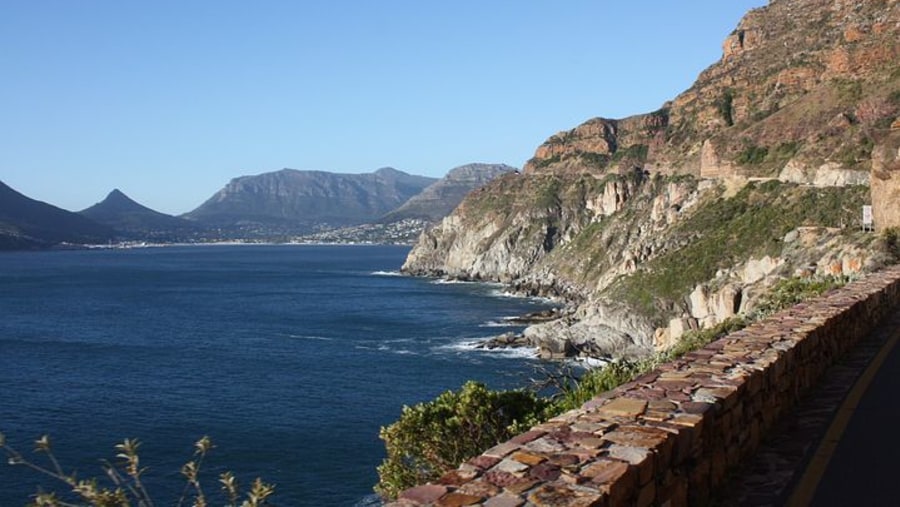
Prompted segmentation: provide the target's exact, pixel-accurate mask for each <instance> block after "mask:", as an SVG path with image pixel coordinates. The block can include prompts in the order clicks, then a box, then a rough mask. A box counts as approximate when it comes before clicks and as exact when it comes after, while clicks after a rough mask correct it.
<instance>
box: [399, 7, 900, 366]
mask: <svg viewBox="0 0 900 507" xmlns="http://www.w3.org/2000/svg"><path fill="white" fill-rule="evenodd" d="M898 41H900V3H898V1H897V0H883V1H879V0H874V1H866V2H847V1H825V0H773V1H772V2H771V3H770V5H769V6H767V7H764V8H760V9H757V10H754V11H752V12H750V13H749V14H748V15H747V16H746V17H745V18H744V19H743V20H742V21H741V23H740V25H739V27H738V28H737V29H736V30H735V31H734V33H733V34H732V35H731V36H729V37H728V39H727V40H726V41H725V43H724V51H723V57H722V59H721V60H720V61H719V62H717V63H716V64H714V65H713V66H711V67H710V68H709V69H707V70H706V71H704V72H703V73H702V74H701V75H700V76H699V78H698V79H697V81H696V83H695V84H694V85H693V86H692V87H691V88H690V89H689V90H687V91H685V92H684V93H682V94H681V95H679V96H678V97H677V98H675V99H674V100H673V101H671V102H669V103H667V104H665V105H664V106H663V107H662V108H661V109H660V110H658V111H655V112H653V113H649V114H643V115H636V116H633V117H629V118H625V119H621V120H612V119H602V118H595V119H592V120H589V121H587V122H585V123H584V124H582V125H580V126H578V127H576V128H574V129H572V130H570V131H567V132H561V133H558V134H556V135H554V136H551V137H550V138H549V139H548V140H547V141H546V142H545V143H544V144H542V145H541V146H540V147H538V149H537V150H536V152H535V156H534V158H532V159H531V160H530V161H529V162H528V163H527V164H526V166H525V169H524V171H523V174H509V175H506V176H504V177H501V178H498V179H497V180H495V181H494V182H492V183H491V184H489V185H488V186H486V187H485V188H484V189H482V190H480V191H476V192H473V193H472V194H470V195H469V196H468V197H467V198H466V199H465V200H464V201H463V203H462V204H461V205H460V206H459V207H458V208H457V209H456V211H455V212H454V213H453V214H451V215H450V216H448V217H447V218H445V219H444V220H443V221H442V222H441V223H440V224H439V225H437V226H435V227H434V228H433V229H431V230H429V231H426V232H425V233H424V234H423V235H422V237H421V238H420V240H419V243H418V244H417V245H416V247H415V248H414V250H413V251H412V252H411V253H410V255H409V258H408V260H407V262H406V264H405V265H404V268H403V269H404V270H405V271H406V272H409V273H414V274H424V275H437V276H449V277H458V278H470V279H480V280H496V281H502V282H505V283H509V284H511V285H512V286H513V287H515V288H517V289H519V290H520V291H523V292H526V293H535V294H552V295H560V296H563V297H565V298H567V299H568V300H569V301H573V302H575V303H576V307H577V309H576V310H575V311H574V313H573V314H572V315H570V316H569V317H567V318H566V319H561V320H559V321H556V322H553V323H550V324H544V325H540V326H535V327H533V328H531V329H529V331H528V333H527V335H528V338H529V339H530V340H532V342H533V343H534V344H537V345H540V346H541V347H543V348H546V349H548V350H550V351H551V352H552V353H554V354H555V353H562V352H563V351H567V350H568V351H571V350H574V349H580V350H586V351H588V352H590V353H591V354H605V353H610V354H615V355H639V354H642V353H646V352H647V351H650V350H652V349H653V348H659V347H664V346H666V345H668V344H670V343H671V342H672V341H673V340H675V339H676V338H677V337H678V336H679V335H680V334H681V333H682V332H684V331H685V330H687V329H690V328H693V327H701V326H710V325H713V324H715V323H717V322H720V321H721V320H723V319H725V318H728V317H729V316H731V315H734V314H736V313H740V312H746V311H749V310H751V309H752V308H753V305H754V304H755V301H756V299H757V297H758V296H759V295H760V294H761V293H762V292H764V290H765V287H767V286H768V285H770V284H771V283H773V281H774V280H775V279H777V278H780V277H785V276H791V275H794V274H806V273H813V272H818V273H822V274H852V273H856V272H859V271H864V270H867V269H873V268H874V267H875V266H877V265H878V263H879V262H881V261H882V259H881V258H880V254H878V253H877V252H875V249H874V248H873V245H874V243H875V242H874V237H873V236H872V235H871V234H868V235H867V234H864V233H862V232H859V231H858V228H859V225H860V224H859V222H860V218H859V215H860V209H861V206H862V204H864V203H868V202H870V201H869V188H868V187H867V185H868V183H869V173H870V170H872V169H873V153H874V154H875V155H876V156H875V162H874V168H875V169H877V170H876V171H875V173H873V175H879V176H877V177H879V178H881V180H879V181H882V182H885V183H884V186H885V190H884V191H882V193H883V194H884V195H888V196H890V195H895V194H896V195H900V192H896V191H895V190H896V189H895V188H894V187H896V186H898V185H897V183H896V180H897V179H900V178H898V177H897V176H896V175H894V174H893V171H894V170H895V169H896V168H895V167H894V166H895V165H896V159H897V156H896V155H895V151H896V147H895V146H894V144H896V143H895V142H894V141H891V139H893V138H894V137H895V135H892V134H890V125H891V123H893V122H894V121H895V118H896V116H897V114H898V113H900V63H898V61H900V59H898V56H900V42H898ZM892 150H894V151H892ZM892 181H893V182H894V183H893V184H891V182H892ZM876 186H877V185H876V184H875V183H874V180H873V192H874V191H875V188H874V187H876ZM891 189H894V190H891ZM892 191H895V194H891V192H892ZM875 204H876V206H875V207H876V215H877V214H878V210H879V209H882V210H885V209H891V208H892V207H893V208H894V209H895V208H897V203H896V201H892V202H888V203H887V204H885V201H880V202H876V203H875ZM880 204H881V205H880Z"/></svg>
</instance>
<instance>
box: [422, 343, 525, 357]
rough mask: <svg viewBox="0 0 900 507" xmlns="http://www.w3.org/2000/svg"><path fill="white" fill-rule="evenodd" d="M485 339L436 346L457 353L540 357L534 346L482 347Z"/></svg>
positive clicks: (438, 348)
mask: <svg viewBox="0 0 900 507" xmlns="http://www.w3.org/2000/svg"><path fill="white" fill-rule="evenodd" d="M484 342H485V340H483V339H481V340H461V341H457V342H454V343H448V344H446V345H440V346H438V347H434V349H436V350H444V351H452V352H456V353H477V354H489V355H493V356H500V357H508V358H513V359H535V358H536V357H538V349H537V348H533V347H498V348H494V349H488V348H482V347H481V346H480V345H481V344H483V343H484Z"/></svg>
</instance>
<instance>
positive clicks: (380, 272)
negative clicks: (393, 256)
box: [370, 271, 403, 276]
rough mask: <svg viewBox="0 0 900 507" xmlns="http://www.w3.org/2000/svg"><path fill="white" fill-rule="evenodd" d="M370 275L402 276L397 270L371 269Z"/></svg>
mask: <svg viewBox="0 0 900 507" xmlns="http://www.w3.org/2000/svg"><path fill="white" fill-rule="evenodd" d="M370 274H371V275H372V276H403V273H401V272H399V271H372V273H370Z"/></svg>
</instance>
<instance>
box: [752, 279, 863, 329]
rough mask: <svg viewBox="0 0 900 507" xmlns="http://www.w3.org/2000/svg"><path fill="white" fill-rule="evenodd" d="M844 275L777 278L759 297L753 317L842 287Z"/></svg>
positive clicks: (758, 317)
mask: <svg viewBox="0 0 900 507" xmlns="http://www.w3.org/2000/svg"><path fill="white" fill-rule="evenodd" d="M846 283H847V278H846V277H836V276H827V277H816V278H799V277H795V278H785V279H783V280H779V281H778V282H777V283H776V284H775V285H774V286H773V287H772V288H771V289H769V291H768V292H767V293H766V294H765V295H764V296H762V297H761V298H760V300H759V302H758V303H757V305H756V308H754V310H753V317H754V318H757V319H763V318H766V317H768V316H769V315H772V314H773V313H775V312H777V311H779V310H783V309H785V308H788V307H790V306H793V305H795V304H797V303H799V302H801V301H804V300H806V299H809V298H812V297H815V296H818V295H821V294H824V293H826V292H828V291H829V290H831V289H836V288H838V287H842V286H844V285H845V284H846Z"/></svg>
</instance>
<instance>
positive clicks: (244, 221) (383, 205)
mask: <svg viewBox="0 0 900 507" xmlns="http://www.w3.org/2000/svg"><path fill="white" fill-rule="evenodd" d="M434 181H436V179H435V178H428V177H425V176H415V175H410V174H407V173H405V172H402V171H398V170H396V169H393V168H381V169H378V170H376V171H374V172H371V173H359V174H345V173H330V172H325V171H300V170H297V169H282V170H280V171H274V172H267V173H262V174H258V175H253V176H241V177H238V178H234V179H232V180H231V181H230V182H229V183H228V184H227V185H225V187H223V188H222V189H221V190H219V191H218V192H216V193H215V194H214V195H213V196H212V197H210V198H209V199H207V201H205V202H204V203H203V204H201V205H200V206H199V207H198V208H196V209H194V210H193V211H190V212H188V213H186V214H184V215H182V217H183V218H186V219H189V220H192V221H195V222H198V223H200V224H203V225H207V226H215V227H234V228H238V229H244V230H249V229H252V228H253V227H260V226H264V227H270V228H273V229H277V230H280V231H282V232H285V233H306V232H310V231H312V230H315V229H316V228H320V227H340V226H349V225H357V224H360V223H364V222H367V221H374V220H375V219H377V217H379V216H381V215H384V214H385V213H387V212H389V211H391V210H393V209H395V208H396V207H398V206H400V205H401V204H402V203H403V202H405V201H406V200H408V199H409V198H410V197H412V196H413V195H415V194H417V193H418V192H420V191H421V190H422V189H424V188H425V187H427V186H428V185H430V184H431V183H433V182H434Z"/></svg>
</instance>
